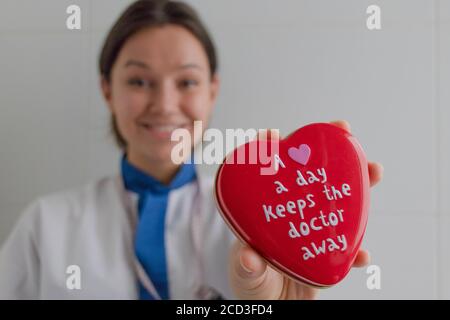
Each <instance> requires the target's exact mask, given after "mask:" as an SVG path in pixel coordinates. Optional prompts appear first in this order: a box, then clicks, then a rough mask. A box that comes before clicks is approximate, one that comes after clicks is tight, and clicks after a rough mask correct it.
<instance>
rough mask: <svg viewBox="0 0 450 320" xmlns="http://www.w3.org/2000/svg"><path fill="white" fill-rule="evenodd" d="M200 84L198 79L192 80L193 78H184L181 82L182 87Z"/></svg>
mask: <svg viewBox="0 0 450 320" xmlns="http://www.w3.org/2000/svg"><path fill="white" fill-rule="evenodd" d="M197 84H198V82H197V81H196V80H192V79H186V80H182V81H181V82H180V86H181V87H182V88H191V87H195V86H196V85H197Z"/></svg>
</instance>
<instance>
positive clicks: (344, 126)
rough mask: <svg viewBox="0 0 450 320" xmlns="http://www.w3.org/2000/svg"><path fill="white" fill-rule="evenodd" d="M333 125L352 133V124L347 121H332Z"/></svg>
mask: <svg viewBox="0 0 450 320" xmlns="http://www.w3.org/2000/svg"><path fill="white" fill-rule="evenodd" d="M330 123H331V124H333V125H335V126H336V127H339V128H341V129H343V130H345V131H347V132H349V133H350V132H351V131H352V129H351V127H350V123H349V122H348V121H346V120H335V121H331V122H330Z"/></svg>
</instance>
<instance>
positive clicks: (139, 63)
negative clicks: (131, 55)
mask: <svg viewBox="0 0 450 320" xmlns="http://www.w3.org/2000/svg"><path fill="white" fill-rule="evenodd" d="M129 66H136V67H141V68H144V69H150V67H149V66H148V65H146V64H145V63H144V62H142V61H138V60H128V61H127V63H125V67H129Z"/></svg>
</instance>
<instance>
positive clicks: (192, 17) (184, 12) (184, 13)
mask: <svg viewBox="0 0 450 320" xmlns="http://www.w3.org/2000/svg"><path fill="white" fill-rule="evenodd" d="M166 24H175V25H179V26H182V27H184V28H186V29H187V30H188V31H190V32H191V33H192V34H193V35H194V36H195V37H196V38H197V39H198V40H199V41H200V43H201V45H202V46H203V48H204V50H205V52H206V55H207V57H208V62H209V69H210V75H211V77H212V76H213V75H214V74H215V73H216V71H217V67H218V66H217V65H218V62H217V55H216V49H215V47H214V43H213V41H212V39H211V37H210V35H209V33H208V30H207V29H206V27H205V25H204V24H203V22H202V21H201V19H200V17H199V16H198V14H197V13H196V11H195V10H194V9H193V8H192V7H191V6H189V5H188V4H186V3H183V2H180V1H169V0H139V1H136V2H134V3H132V4H131V5H130V6H129V7H128V8H127V9H126V10H125V11H124V12H123V13H122V15H121V16H120V17H119V19H118V20H117V21H116V22H115V24H114V25H113V26H112V28H111V30H110V31H109V33H108V36H107V37H106V40H105V43H104V44H103V48H102V50H101V53H100V58H99V69H100V74H101V76H102V77H103V78H104V79H105V80H106V81H107V82H108V83H110V82H111V70H112V68H113V65H114V63H115V61H116V59H117V56H118V55H119V52H120V50H121V49H122V47H123V45H124V44H125V42H126V41H127V39H128V38H130V37H131V36H132V35H134V34H135V33H136V32H138V31H140V30H141V29H144V28H147V27H153V26H163V25H166ZM111 126H112V131H113V134H114V137H115V139H116V141H117V143H118V145H119V147H121V148H122V149H124V148H125V147H126V141H125V140H124V139H123V137H122V136H121V134H120V132H119V130H118V128H117V123H116V120H115V118H114V116H112V117H111Z"/></svg>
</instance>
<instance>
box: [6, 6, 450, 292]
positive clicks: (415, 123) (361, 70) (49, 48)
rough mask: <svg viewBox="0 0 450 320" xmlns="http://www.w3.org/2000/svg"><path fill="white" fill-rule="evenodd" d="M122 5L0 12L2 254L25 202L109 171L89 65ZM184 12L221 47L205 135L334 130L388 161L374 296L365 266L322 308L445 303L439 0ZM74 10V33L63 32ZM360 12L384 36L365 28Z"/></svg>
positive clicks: (447, 130)
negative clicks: (309, 127) (375, 17)
mask: <svg viewBox="0 0 450 320" xmlns="http://www.w3.org/2000/svg"><path fill="white" fill-rule="evenodd" d="M131 2H132V1H128V0H71V1H67V0H40V1H33V0H2V1H1V2H0V148H1V151H0V154H1V156H0V160H1V166H0V244H1V243H2V241H4V240H5V238H6V237H7V236H8V234H9V232H10V230H11V228H12V227H13V226H14V224H15V222H16V221H17V219H18V217H19V215H20V214H21V212H22V210H23V209H24V208H25V206H26V205H27V204H28V203H30V202H31V201H32V200H33V199H35V198H36V197H39V196H41V195H44V194H47V193H49V192H54V191H57V190H61V189H66V188H70V187H75V186H80V185H83V184H85V183H86V182H89V181H91V180H93V179H96V178H98V177H101V176H104V175H110V174H113V173H117V172H118V170H119V161H120V152H119V150H118V149H117V148H116V147H115V144H114V140H113V138H112V136H111V135H110V133H109V114H108V111H107V108H106V104H105V103H104V102H103V100H102V97H101V94H100V87H99V80H98V71H97V58H98V54H99V50H100V47H101V45H102V41H103V39H104V37H105V36H106V33H107V31H108V30H109V28H110V26H111V24H112V23H113V21H114V20H115V19H116V18H117V17H118V15H119V14H120V13H121V12H122V10H123V9H124V8H125V7H126V6H127V5H128V4H129V3H131ZM186 2H189V3H191V4H192V5H193V6H194V7H195V8H196V9H197V10H198V11H199V12H200V14H201V15H202V18H203V20H204V21H205V22H206V24H207V26H208V27H209V28H210V31H211V33H212V35H213V38H214V39H215V42H216V45H217V47H218V52H219V58H220V76H221V80H222V87H221V93H220V98H219V101H218V103H217V105H216V110H215V115H214V118H213V122H212V124H211V127H214V128H219V129H225V128H268V127H270V128H279V129H280V131H281V134H282V135H287V134H289V133H290V132H291V131H293V130H295V129H296V128H298V127H300V126H303V125H305V124H308V123H310V122H323V121H330V120H335V119H346V120H348V121H349V122H350V123H351V125H352V130H353V133H354V135H355V136H356V137H358V139H359V140H360V142H361V144H362V145H363V147H364V148H365V151H366V153H367V156H368V158H369V159H370V160H372V161H380V162H382V163H383V164H384V167H385V178H384V180H383V181H382V183H381V184H380V185H379V186H377V187H375V188H374V189H373V191H372V203H371V210H370V215H369V224H368V228H367V233H366V237H365V240H364V247H365V248H366V249H368V250H370V252H371V254H372V263H373V264H376V265H378V266H379V267H380V268H381V289H380V290H369V289H367V286H366V279H367V278H368V276H369V275H368V274H367V273H366V269H356V270H353V271H352V272H351V273H350V274H349V276H348V277H347V278H346V279H345V280H344V281H343V282H342V283H341V284H339V285H337V286H336V287H333V288H331V289H326V290H323V291H322V293H321V298H324V299H335V298H339V299H347V298H355V299H419V298H424V299H435V298H446V299H449V298H450V275H449V273H448V272H447V271H448V270H450V197H448V196H447V195H449V194H450V108H449V107H450V90H449V89H448V88H449V87H450V40H449V39H450V38H449V33H450V1H445V0H441V1H439V0H433V1H431V0H389V1H388V0H384V1H382V0H376V1H375V0H372V1H366V0H341V1H333V0H328V1H325V0H245V1H242V0H190V1H186ZM71 4H76V5H78V6H80V7H81V10H82V29H81V30H68V29H67V28H66V19H67V17H68V14H67V13H66V8H67V7H68V6H69V5H71ZM371 4H375V5H378V6H380V8H381V26H382V29H381V30H375V31H369V30H368V29H367V27H366V19H367V17H368V14H367V13H366V9H367V7H368V6H369V5H371ZM202 170H205V171H207V172H209V173H211V174H212V173H214V171H215V167H207V168H202Z"/></svg>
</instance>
